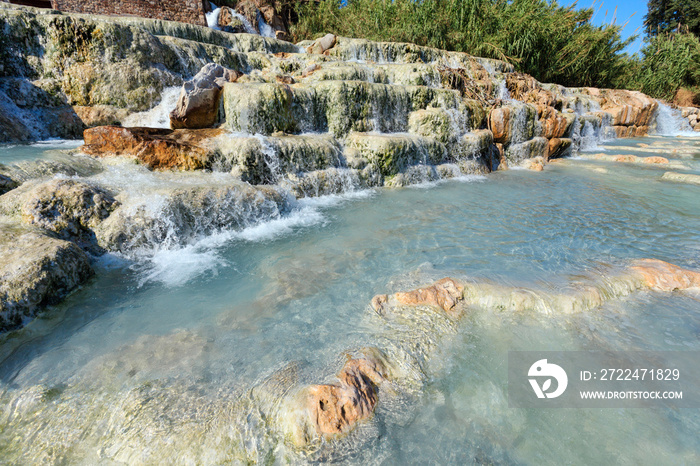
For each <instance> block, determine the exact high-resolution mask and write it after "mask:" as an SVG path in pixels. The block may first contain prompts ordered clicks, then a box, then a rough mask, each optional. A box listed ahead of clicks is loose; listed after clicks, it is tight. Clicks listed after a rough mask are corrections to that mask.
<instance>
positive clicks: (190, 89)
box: [170, 63, 242, 129]
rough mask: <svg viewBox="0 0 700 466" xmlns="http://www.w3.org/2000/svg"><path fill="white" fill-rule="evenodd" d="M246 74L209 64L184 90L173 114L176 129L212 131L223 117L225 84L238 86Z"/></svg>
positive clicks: (171, 123) (187, 83) (186, 84)
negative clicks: (221, 115) (221, 110)
mask: <svg viewBox="0 0 700 466" xmlns="http://www.w3.org/2000/svg"><path fill="white" fill-rule="evenodd" d="M241 76H242V74H241V73H239V72H238V71H234V70H230V69H228V68H224V67H223V66H221V65H217V64H216V63H209V64H207V65H205V66H204V68H202V69H201V70H200V71H199V73H197V75H196V76H195V77H194V78H192V80H190V81H187V82H186V83H185V84H184V85H183V86H182V91H181V92H180V98H179V99H178V101H177V107H175V110H173V111H172V112H171V113H170V126H171V127H172V128H173V129H181V128H188V129H196V128H210V127H212V126H214V124H215V123H216V122H217V120H218V117H219V100H220V98H221V89H222V88H223V87H224V84H226V83H229V82H235V81H236V80H237V79H238V78H239V77H241Z"/></svg>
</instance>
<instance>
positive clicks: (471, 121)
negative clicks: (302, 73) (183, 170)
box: [223, 81, 485, 137]
mask: <svg viewBox="0 0 700 466" xmlns="http://www.w3.org/2000/svg"><path fill="white" fill-rule="evenodd" d="M223 96H224V97H223V100H224V104H223V105H224V114H225V121H226V122H225V126H226V127H227V129H229V130H231V131H241V132H246V133H250V134H264V135H269V134H272V133H274V132H277V131H282V132H286V133H300V132H322V133H325V132H330V133H331V134H333V135H334V136H335V137H343V136H345V135H347V134H348V133H349V132H350V131H359V132H366V131H379V132H384V133H400V132H406V131H407V130H408V119H409V114H410V113H411V112H412V111H416V110H423V109H426V108H428V107H436V108H442V109H444V110H446V111H451V112H453V113H454V114H455V116H456V117H457V118H455V120H456V123H457V124H458V125H460V126H461V127H458V128H455V129H456V132H457V133H461V132H465V131H467V130H469V129H478V128H479V127H481V126H482V122H483V121H484V118H485V109H484V108H483V107H482V105H481V104H479V103H478V102H477V101H474V100H470V99H464V98H462V96H461V95H460V93H459V92H458V91H455V90H448V89H435V88H430V87H425V86H396V85H389V84H379V83H368V82H362V81H320V82H317V83H313V85H311V84H306V83H300V84H294V85H291V86H290V85H286V84H270V83H240V82H239V83H229V84H226V85H224V91H223Z"/></svg>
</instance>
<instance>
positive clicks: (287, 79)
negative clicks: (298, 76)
mask: <svg viewBox="0 0 700 466" xmlns="http://www.w3.org/2000/svg"><path fill="white" fill-rule="evenodd" d="M276 79H277V82H278V83H281V84H294V83H295V82H296V81H294V78H292V77H291V76H288V75H285V76H276Z"/></svg>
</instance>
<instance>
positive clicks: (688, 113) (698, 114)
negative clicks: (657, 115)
mask: <svg viewBox="0 0 700 466" xmlns="http://www.w3.org/2000/svg"><path fill="white" fill-rule="evenodd" d="M681 115H682V116H683V118H687V119H688V124H690V127H691V128H693V130H694V131H700V108H698V107H682V108H681Z"/></svg>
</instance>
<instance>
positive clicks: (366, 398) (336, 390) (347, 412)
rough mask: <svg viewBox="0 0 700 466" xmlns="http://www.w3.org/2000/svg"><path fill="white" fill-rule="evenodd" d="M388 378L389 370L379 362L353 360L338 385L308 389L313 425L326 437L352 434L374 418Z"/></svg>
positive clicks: (369, 359) (309, 408)
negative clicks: (364, 422) (371, 417)
mask: <svg viewBox="0 0 700 466" xmlns="http://www.w3.org/2000/svg"><path fill="white" fill-rule="evenodd" d="M385 378H386V369H385V367H384V365H383V364H382V362H381V361H379V360H378V359H374V358H371V357H366V358H360V359H350V360H349V361H348V362H347V363H346V364H345V366H344V367H343V369H342V370H341V371H340V373H339V374H338V382H337V383H335V384H323V385H312V386H311V387H309V388H308V389H307V402H306V406H307V410H308V413H309V417H310V420H311V425H312V426H313V427H314V428H315V430H316V432H317V433H318V434H320V435H324V436H328V435H333V434H342V433H346V432H348V431H349V430H350V429H352V428H353V427H354V426H355V424H357V423H358V422H359V421H362V420H363V419H367V418H369V417H370V416H371V415H372V413H373V412H374V409H375V407H376V405H377V401H378V389H379V387H380V386H381V384H382V383H383V382H384V380H385Z"/></svg>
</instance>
